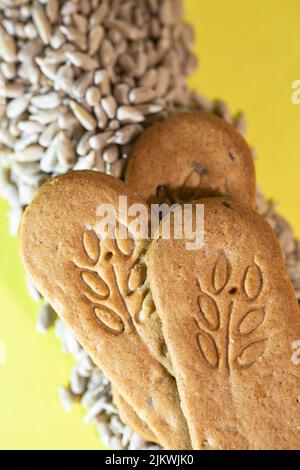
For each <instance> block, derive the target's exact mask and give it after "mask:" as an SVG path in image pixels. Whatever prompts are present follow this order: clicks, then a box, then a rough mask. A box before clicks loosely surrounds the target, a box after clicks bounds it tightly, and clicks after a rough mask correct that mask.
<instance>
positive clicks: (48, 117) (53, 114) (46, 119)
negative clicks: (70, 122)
mask: <svg viewBox="0 0 300 470" xmlns="http://www.w3.org/2000/svg"><path fill="white" fill-rule="evenodd" d="M63 109H65V108H63V107H57V108H54V109H49V110H48V109H47V110H46V109H45V110H39V111H37V112H36V113H34V114H31V116H30V117H29V119H30V120H31V121H35V122H39V123H41V124H50V123H51V122H53V121H56V120H57V119H58V117H59V115H60V113H61V112H63Z"/></svg>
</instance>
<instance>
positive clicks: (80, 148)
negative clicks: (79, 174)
mask: <svg viewBox="0 0 300 470" xmlns="http://www.w3.org/2000/svg"><path fill="white" fill-rule="evenodd" d="M92 135H93V132H85V133H84V134H83V135H82V137H81V139H80V140H79V142H78V144H77V147H76V152H77V153H78V155H81V156H84V155H86V154H87V153H88V151H89V150H90V144H89V140H90V137H91V136H92Z"/></svg>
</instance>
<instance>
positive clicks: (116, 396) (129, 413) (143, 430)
mask: <svg viewBox="0 0 300 470" xmlns="http://www.w3.org/2000/svg"><path fill="white" fill-rule="evenodd" d="M112 394H113V400H114V404H115V405H116V407H117V408H118V411H119V415H120V418H121V420H122V421H123V423H124V424H126V425H127V426H129V427H130V428H131V429H133V430H134V431H135V432H136V433H138V434H139V435H140V436H141V437H142V438H143V439H144V440H145V441H148V442H155V443H156V444H159V442H158V439H157V437H156V436H155V435H154V434H153V432H152V431H151V430H150V429H149V427H148V426H147V424H146V423H144V421H142V420H141V419H140V418H139V417H138V415H137V414H136V413H135V411H134V410H133V409H132V408H131V406H130V405H128V403H127V402H126V400H124V398H123V397H122V395H120V393H119V392H118V391H117V390H116V388H115V387H112Z"/></svg>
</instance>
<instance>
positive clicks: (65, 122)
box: [0, 0, 300, 450]
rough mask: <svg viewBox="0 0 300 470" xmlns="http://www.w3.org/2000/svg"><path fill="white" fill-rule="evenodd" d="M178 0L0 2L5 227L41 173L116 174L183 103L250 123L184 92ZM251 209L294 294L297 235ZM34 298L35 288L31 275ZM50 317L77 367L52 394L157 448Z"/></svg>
mask: <svg viewBox="0 0 300 470" xmlns="http://www.w3.org/2000/svg"><path fill="white" fill-rule="evenodd" d="M181 17H182V1H181V0H138V1H136V0H69V1H66V0H65V1H59V0H40V1H28V0H0V25H1V26H0V119H1V120H0V191H1V194H2V196H4V197H5V198H6V199H7V201H8V202H9V204H10V213H9V218H10V231H11V234H12V235H14V234H16V233H17V230H18V226H19V221H20V218H21V216H22V213H23V210H24V208H25V207H26V205H28V204H29V203H30V202H31V200H32V197H33V196H34V194H35V192H36V190H37V188H38V187H39V186H40V185H41V184H42V183H43V182H44V181H46V180H47V179H48V178H49V177H51V176H53V175H57V174H60V173H65V172H66V171H69V170H74V169H94V170H96V171H105V172H107V173H109V174H112V175H114V176H116V177H122V176H123V170H124V163H125V162H126V158H127V156H128V153H129V152H130V148H131V145H132V143H133V141H134V139H135V138H136V137H137V136H138V135H139V134H140V133H141V132H142V130H143V129H144V127H145V126H147V125H149V124H150V123H151V122H152V121H154V120H157V119H163V118H165V117H167V116H170V115H173V114H176V113H178V112H182V111H184V110H193V109H196V110H200V111H210V112H214V113H216V114H217V115H219V116H220V117H222V118H223V119H225V120H226V121H227V122H229V123H231V124H233V125H234V126H235V127H236V128H237V129H238V130H239V131H240V132H241V133H242V134H244V133H245V131H246V123H245V118H244V116H243V115H242V114H239V115H237V116H235V117H234V118H233V117H232V115H231V113H230V111H229V109H228V107H227V106H226V105H225V104H224V103H223V102H220V101H215V102H211V101H209V100H207V99H206V98H204V97H203V96H199V95H197V96H196V95H194V94H193V93H190V92H189V91H188V88H187V84H186V79H187V76H188V75H189V74H190V73H191V72H192V71H193V69H194V67H195V65H196V61H195V58H194V56H193V55H192V54H191V52H190V49H191V46H192V43H193V30H192V28H191V27H190V26H189V25H187V24H185V23H184V22H182V20H181ZM257 209H258V211H259V212H260V213H261V214H262V215H263V216H264V217H265V218H266V220H267V221H268V222H269V223H270V224H271V226H272V227H273V228H274V230H275V232H276V234H277V236H278V238H279V241H280V243H281V246H282V249H283V252H284V255H285V259H286V264H287V268H288V271H289V274H290V277H291V280H292V282H293V285H294V288H295V291H296V295H297V298H298V300H299V301H300V244H299V242H298V241H296V240H295V238H294V235H293V230H292V228H291V227H290V226H289V224H288V223H287V222H286V221H285V220H284V219H283V218H282V217H281V216H279V215H278V214H277V213H276V207H275V205H274V203H273V202H272V201H271V202H269V201H266V199H265V198H264V196H263V195H262V194H261V193H260V192H258V196H257ZM27 286H28V290H29V292H30V294H31V296H32V298H33V299H34V300H35V301H39V300H40V299H41V297H40V294H39V293H38V291H37V290H36V289H35V287H34V286H33V285H32V283H31V281H30V280H29V279H27ZM53 325H54V328H55V334H56V336H57V337H58V338H59V339H60V341H61V344H62V350H63V351H64V352H66V353H69V354H72V356H73V357H74V359H75V365H74V367H73V368H72V371H71V376H70V379H69V382H68V385H67V386H66V387H61V388H60V389H59V398H60V400H61V402H62V404H63V406H64V408H65V409H66V410H67V411H70V410H71V409H72V405H73V403H75V402H80V403H81V404H82V406H83V407H85V408H86V409H87V412H86V415H85V418H84V421H85V422H91V421H92V422H95V423H96V426H97V429H98V431H99V436H100V438H101V441H102V442H103V444H104V445H105V446H106V447H109V448H111V449H116V450H117V449H124V450H125V449H130V450H134V449H136V450H138V449H148V450H150V449H157V448H159V447H158V446H157V445H154V444H153V443H149V442H145V441H144V440H143V439H141V438H140V436H138V435H137V434H136V433H135V432H133V431H132V430H131V429H130V428H129V427H127V426H126V425H124V424H123V423H122V422H121V420H120V418H119V415H118V411H117V409H116V407H115V406H114V404H113V400H112V393H111V386H110V382H109V380H108V378H107V377H106V376H105V375H104V374H103V373H102V372H101V370H100V369H99V368H98V367H97V366H96V365H95V364H94V363H93V361H92V360H91V358H90V357H89V356H88V354H87V352H86V351H85V350H84V349H82V348H81V346H80V345H79V343H78V342H77V340H76V338H75V337H74V335H73V333H72V332H71V331H70V330H69V329H68V328H67V327H66V326H65V325H64V323H63V322H62V321H61V320H60V319H58V318H57V316H56V313H55V312H54V311H53V309H52V308H51V307H50V305H48V304H47V303H45V304H44V305H43V306H42V307H41V309H40V311H39V314H38V319H37V329H38V331H39V332H41V333H45V332H46V331H48V329H49V328H50V327H51V326H53Z"/></svg>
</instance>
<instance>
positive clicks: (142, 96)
mask: <svg viewBox="0 0 300 470" xmlns="http://www.w3.org/2000/svg"><path fill="white" fill-rule="evenodd" d="M155 98H156V92H155V90H151V88H145V87H141V88H134V89H133V90H132V91H131V92H130V93H129V101H130V102H131V103H133V104H143V103H148V102H149V101H153V100H154V99H155Z"/></svg>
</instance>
